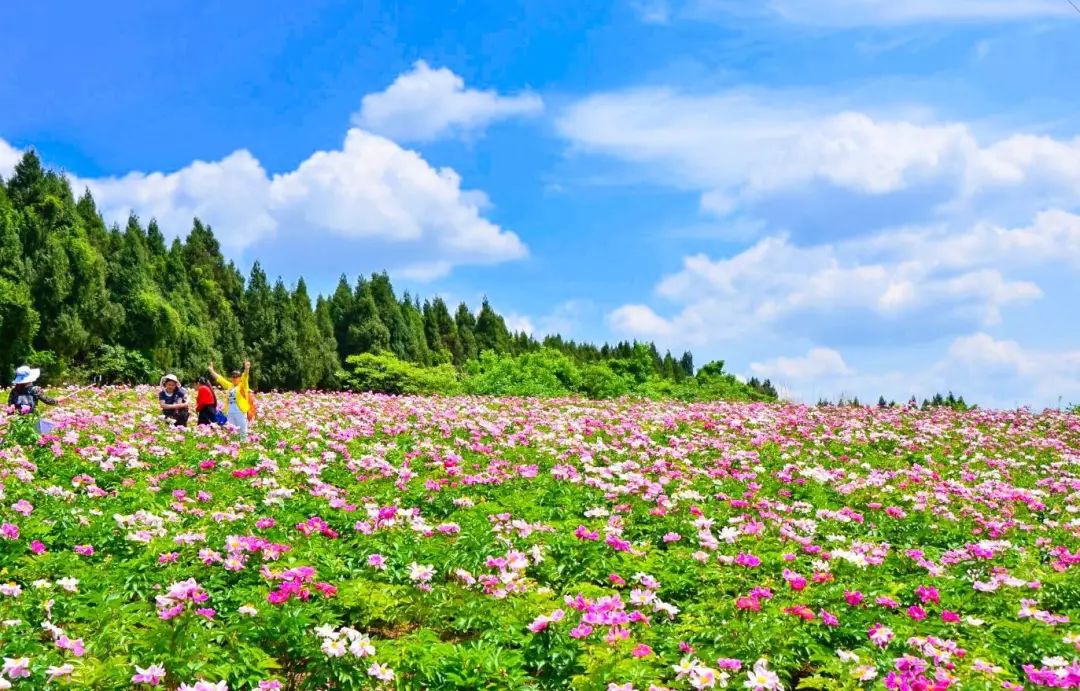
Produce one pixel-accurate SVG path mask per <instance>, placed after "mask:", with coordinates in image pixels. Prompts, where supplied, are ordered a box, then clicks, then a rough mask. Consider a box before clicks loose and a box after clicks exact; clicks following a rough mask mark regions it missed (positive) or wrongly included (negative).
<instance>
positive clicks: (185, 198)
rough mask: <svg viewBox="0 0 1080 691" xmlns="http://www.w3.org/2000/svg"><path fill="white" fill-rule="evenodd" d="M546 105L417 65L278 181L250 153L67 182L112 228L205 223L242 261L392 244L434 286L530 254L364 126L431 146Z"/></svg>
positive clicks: (450, 182) (3, 156) (463, 193)
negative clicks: (270, 243)
mask: <svg viewBox="0 0 1080 691" xmlns="http://www.w3.org/2000/svg"><path fill="white" fill-rule="evenodd" d="M541 107H542V106H541V101H540V100H539V99H538V98H537V97H535V96H532V95H526V96H520V97H505V98H504V97H501V96H499V95H498V94H495V93H494V92H491V91H475V90H470V89H465V88H464V83H463V81H462V80H461V78H460V77H457V76H456V75H454V74H453V73H452V72H450V71H449V70H446V69H441V70H432V69H430V68H429V67H428V66H427V65H426V64H424V63H423V62H419V63H417V64H416V65H415V66H414V70H413V71H412V72H409V73H407V74H404V75H402V76H400V77H399V78H398V79H397V80H395V81H394V83H393V84H391V85H390V86H389V87H388V88H387V89H386V90H385V91H383V92H380V93H376V94H369V95H368V96H366V97H365V98H364V102H363V106H362V108H361V110H360V112H358V113H357V114H355V115H354V117H353V121H354V123H357V125H358V126H354V127H352V128H350V129H349V130H348V131H347V132H346V133H345V139H344V142H343V143H342V145H341V147H340V148H338V149H334V150H330V151H316V152H314V153H312V154H311V155H310V156H309V157H307V158H306V159H305V160H303V161H301V162H300V163H299V164H298V165H297V166H296V167H295V168H294V169H293V170H290V171H286V172H282V173H273V174H271V173H269V172H267V171H266V170H265V168H264V167H263V165H262V163H260V161H259V160H258V158H256V157H255V155H254V154H252V153H251V152H250V151H248V150H246V149H238V150H236V151H234V152H233V153H231V154H229V155H228V156H226V157H224V158H222V159H220V160H217V161H194V162H192V163H191V164H189V165H187V166H185V167H184V168H181V169H180V170H176V171H172V172H151V173H142V172H132V173H128V174H126V175H123V176H119V177H104V178H80V177H77V176H69V177H70V178H71V181H72V185H73V187H74V188H75V189H76V190H79V189H82V188H84V187H85V188H87V189H89V190H90V191H91V193H92V194H93V195H94V199H95V200H96V201H97V204H98V208H99V209H100V210H101V212H102V214H103V215H104V216H105V219H106V221H107V222H110V223H119V224H123V223H124V222H125V221H126V219H127V217H128V216H129V215H130V214H132V213H134V214H136V215H138V216H140V217H141V218H143V219H150V218H155V219H157V221H158V223H159V224H160V225H161V226H162V227H163V228H164V229H165V231H166V232H167V233H169V234H171V235H182V234H185V233H186V232H187V230H188V229H189V228H190V227H191V222H192V219H193V218H199V219H201V220H203V221H205V222H207V223H209V224H210V225H211V226H212V227H213V228H214V230H215V233H216V234H217V236H218V238H219V240H220V241H221V242H222V245H223V246H224V247H225V248H226V249H228V250H229V251H231V252H234V253H241V252H243V251H244V250H246V249H248V248H250V247H252V246H254V245H256V244H258V243H259V242H262V241H266V240H268V239H270V238H274V237H275V236H277V235H279V234H282V233H285V234H289V235H291V236H293V237H301V236H302V237H306V238H307V239H308V241H321V242H325V243H327V244H328V245H330V246H332V245H333V244H334V243H337V242H346V243H349V244H350V245H353V246H357V245H359V246H365V245H366V246H368V247H374V248H382V247H395V248H398V249H399V252H397V253H396V254H398V255H400V254H408V257H409V258H408V260H407V261H406V262H404V263H400V264H397V265H395V266H392V267H390V268H391V269H392V270H393V271H394V272H395V273H396V274H397V275H401V276H406V277H409V278H412V279H414V280H421V281H428V280H433V279H436V278H439V277H443V276H446V275H447V274H449V273H450V272H451V271H452V270H453V268H454V267H456V266H461V265H483V264H497V263H501V262H506V261H512V260H516V259H521V258H523V257H525V256H526V255H527V254H528V249H527V247H526V246H525V243H524V242H522V240H521V238H520V237H518V235H516V234H515V233H514V232H513V231H511V230H508V229H505V228H502V227H500V226H499V225H497V224H495V223H493V222H491V221H490V220H488V219H487V218H486V217H485V212H486V211H487V210H488V207H489V206H490V202H489V200H488V198H487V196H486V195H485V194H484V193H483V192H480V191H475V190H468V189H464V188H463V187H462V181H461V177H460V176H459V175H458V174H457V173H456V172H455V171H454V170H453V169H451V168H448V167H441V168H436V167H434V166H432V165H431V164H430V163H428V162H427V161H426V160H425V159H424V157H423V156H422V155H421V154H420V153H418V152H416V151H412V150H409V149H406V148H403V147H402V146H401V145H400V144H398V143H397V142H396V141H394V140H393V139H391V138H388V137H387V136H383V134H376V133H374V132H372V131H369V130H367V129H363V128H362V127H361V126H359V125H360V124H363V125H365V126H369V127H371V128H372V129H377V130H380V131H382V132H384V133H387V134H392V135H394V136H395V137H397V138H398V139H400V140H402V141H409V140H429V139H432V138H435V137H438V136H442V135H451V134H453V133H457V132H477V131H479V130H480V129H482V128H483V127H485V126H487V125H489V124H490V123H492V122H494V121H496V120H499V119H503V118H508V117H513V116H516V115H522V114H529V113H534V112H535V111H536V110H537V109H539V108H541ZM431 118H436V119H435V120H432V119H431ZM20 155H21V153H20V152H19V151H17V150H16V149H15V148H14V147H12V146H11V145H10V144H8V143H7V142H5V141H4V140H3V139H0V175H5V174H10V171H11V169H13V168H14V165H15V163H16V162H17V160H18V157H19V156H20Z"/></svg>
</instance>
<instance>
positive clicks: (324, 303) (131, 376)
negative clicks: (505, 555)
mask: <svg viewBox="0 0 1080 691" xmlns="http://www.w3.org/2000/svg"><path fill="white" fill-rule="evenodd" d="M245 358H248V359H251V360H252V362H253V363H254V368H253V372H252V374H253V378H254V383H255V385H256V386H257V387H258V388H262V389H289V390H304V389H337V388H342V387H358V388H365V389H371V390H384V391H390V392H395V393H411V392H430V393H440V392H446V393H450V392H459V391H463V392H473V393H509V394H514V393H522V394H537V395H542V394H545V393H547V394H561V393H580V394H585V395H589V396H597V397H605V396H617V395H624V394H634V393H638V394H644V395H656V396H665V395H671V396H678V397H682V398H690V399H694V398H742V399H758V400H770V399H775V398H776V391H775V389H774V388H773V386H772V384H771V383H770V382H768V381H758V380H756V379H754V380H751V381H750V382H746V383H743V382H740V381H738V380H736V379H735V377H733V376H732V375H730V374H728V373H726V372H724V371H723V363H710V364H709V365H707V366H706V367H703V368H701V369H700V370H699V371H695V367H694V362H693V356H692V355H691V354H690V353H684V354H683V355H682V356H680V357H675V356H673V355H672V354H671V353H664V354H661V353H660V352H659V351H658V350H657V348H656V346H655V345H653V344H646V343H619V344H616V345H603V346H595V345H591V344H587V343H576V342H574V341H570V340H564V339H563V338H561V337H560V336H557V335H556V336H548V337H546V338H544V339H543V340H542V341H540V340H537V339H535V338H533V337H532V336H531V335H528V334H525V333H512V332H511V331H510V330H509V329H508V328H507V326H506V322H505V320H504V318H503V317H502V316H500V315H499V314H498V313H497V312H496V311H495V310H494V309H493V308H492V307H491V305H490V304H488V302H487V301H486V300H485V301H484V303H483V305H482V306H481V308H480V310H479V312H478V313H475V314H474V313H473V312H472V311H471V310H470V309H469V308H468V307H467V306H466V305H465V304H460V305H458V306H457V308H456V309H451V308H450V306H449V305H447V304H446V303H445V302H444V301H443V300H442V299H441V298H439V297H433V298H431V299H426V300H423V301H421V300H420V298H419V297H416V296H412V295H409V294H408V293H405V294H404V295H401V296H400V297H399V296H398V295H397V294H396V293H395V291H394V288H393V286H392V284H391V281H390V277H389V276H388V275H387V274H386V273H377V274H374V275H371V276H368V277H364V276H360V277H359V278H357V279H356V280H355V281H351V282H350V281H349V279H347V278H346V277H345V276H342V278H341V281H340V282H339V284H338V286H337V289H336V290H335V291H334V292H333V294H331V295H329V296H325V297H324V296H321V295H320V296H317V297H316V298H315V300H314V302H313V301H312V298H311V295H310V294H309V293H308V289H307V286H306V285H305V283H304V280H303V279H302V278H301V279H299V280H298V281H297V282H296V284H295V285H294V286H292V287H289V286H287V285H286V284H285V283H284V282H283V281H282V280H281V279H280V278H279V279H277V280H276V281H274V282H273V283H271V281H270V280H269V278H268V277H267V275H266V273H265V272H264V271H263V269H262V268H261V267H260V265H259V264H258V263H257V262H256V263H255V265H254V266H253V268H252V269H251V273H250V276H249V277H248V278H247V280H245V279H244V277H243V275H242V274H241V273H240V271H239V270H238V269H237V267H236V266H235V265H234V264H233V263H232V262H230V261H228V260H226V258H225V257H224V256H223V254H222V252H221V248H220V246H219V244H218V242H217V240H216V239H215V238H214V234H213V232H212V230H211V229H210V227H209V226H207V225H205V224H203V223H202V222H200V221H199V220H198V219H194V221H193V224H192V227H191V229H190V231H189V232H188V233H187V235H186V237H185V238H183V239H180V238H176V239H174V240H173V241H172V242H167V241H166V237H165V234H164V233H163V232H162V230H161V229H160V228H159V227H158V225H157V223H156V222H155V221H154V220H151V221H150V222H149V223H147V224H146V225H145V226H144V225H143V224H142V223H141V222H140V220H139V219H138V218H137V217H135V216H132V217H130V218H129V219H128V221H127V224H126V226H124V227H122V228H121V227H119V226H115V225H114V226H112V227H108V226H107V224H106V223H105V221H104V219H103V218H102V216H101V214H100V213H99V212H98V209H97V207H96V205H95V203H94V199H93V198H92V196H91V195H90V193H89V191H87V192H85V193H83V194H82V195H81V196H80V197H78V198H77V199H76V197H75V195H74V194H73V192H72V190H71V187H70V185H69V182H68V180H67V178H66V177H65V176H63V175H62V174H60V173H57V172H55V171H52V170H48V169H45V168H44V167H43V166H42V164H41V161H40V160H39V158H38V157H37V155H36V154H35V153H34V152H32V151H31V152H28V153H26V154H25V155H24V157H23V158H22V160H21V161H20V163H19V164H18V165H17V166H16V168H15V171H14V174H13V175H12V176H11V178H10V179H9V180H6V181H4V180H2V179H0V376H3V377H4V381H9V380H10V375H11V373H12V371H13V369H14V368H15V367H16V366H18V365H19V364H22V363H24V362H28V363H30V364H32V365H35V366H40V367H43V368H44V369H45V370H46V372H47V374H48V378H49V380H51V381H52V382H60V381H71V382H80V381H83V382H97V383H147V382H153V381H156V380H157V377H158V376H160V374H161V373H163V372H166V371H170V372H175V373H176V374H178V375H179V376H181V378H183V379H185V380H189V379H191V378H192V377H193V376H194V375H197V374H201V373H203V372H205V370H206V365H207V363H208V362H215V363H218V365H219V367H220V368H231V367H236V366H238V365H239V364H240V362H242V361H243V360H244V359H245Z"/></svg>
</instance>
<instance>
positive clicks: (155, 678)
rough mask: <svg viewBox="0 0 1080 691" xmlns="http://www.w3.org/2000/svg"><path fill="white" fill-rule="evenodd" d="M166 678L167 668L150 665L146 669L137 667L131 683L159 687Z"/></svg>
mask: <svg viewBox="0 0 1080 691" xmlns="http://www.w3.org/2000/svg"><path fill="white" fill-rule="evenodd" d="M164 678H165V668H164V667H163V666H162V665H150V666H149V667H146V668H145V669H144V668H142V667H139V666H137V665H136V667H135V674H134V675H133V676H132V677H131V683H132V684H149V685H151V686H157V685H158V684H160V683H161V680H162V679H164Z"/></svg>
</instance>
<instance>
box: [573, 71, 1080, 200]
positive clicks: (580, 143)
mask: <svg viewBox="0 0 1080 691" xmlns="http://www.w3.org/2000/svg"><path fill="white" fill-rule="evenodd" d="M558 128H559V130H560V132H561V133H562V134H563V136H565V137H566V138H567V139H568V140H569V141H570V142H571V143H572V144H573V146H574V148H575V149H576V150H578V151H580V152H586V153H593V154H600V155H605V156H609V157H613V158H616V159H618V160H621V161H624V162H628V163H631V164H636V165H637V166H638V169H639V170H640V172H641V174H642V175H644V176H647V177H649V178H651V179H653V180H655V181H656V182H658V183H659V184H665V185H669V186H676V187H680V188H683V189H690V190H696V191H699V192H700V193H701V195H702V196H701V205H702V208H703V210H705V211H709V212H712V213H714V214H717V215H725V214H728V213H731V212H732V211H734V210H737V209H738V208H739V207H740V206H746V205H752V204H753V203H755V202H759V201H761V200H763V199H765V198H768V197H770V196H773V195H776V194H778V193H781V192H785V191H791V190H798V189H800V188H804V187H805V186H807V185H808V184H811V183H824V184H828V185H831V186H834V187H836V188H839V189H843V190H847V191H849V192H852V193H855V194H859V195H865V196H884V195H888V194H893V193H897V192H901V191H905V190H910V189H913V188H916V187H919V186H921V185H934V186H935V187H940V188H942V189H943V190H944V191H945V192H946V193H947V196H948V198H949V199H950V200H951V202H952V206H953V207H955V206H956V205H974V204H975V202H976V201H980V200H985V199H987V198H989V197H991V196H992V197H993V198H994V200H995V203H997V202H1000V201H1001V200H1002V198H1003V197H1009V198H1012V199H1015V200H1016V201H1017V202H1018V203H1021V204H1023V205H1025V208H1028V209H1034V208H1038V207H1039V206H1047V205H1059V206H1063V205H1068V204H1076V203H1080V137H1077V138H1075V139H1072V140H1060V139H1054V138H1052V137H1047V136H1036V135H1023V134H1018V135H1013V136H1009V137H1005V138H1002V139H999V140H997V141H992V142H990V143H989V144H982V143H980V141H979V140H978V138H977V137H976V136H975V134H974V132H973V131H972V129H971V128H970V127H969V126H968V125H966V124H963V123H940V122H932V121H931V122H912V121H909V120H907V119H904V118H896V117H894V118H882V117H876V116H874V115H871V114H868V113H865V112H859V111H855V110H850V109H845V108H844V107H843V106H842V105H834V104H829V103H825V102H820V101H819V102H814V103H811V102H807V101H806V99H805V98H804V97H801V96H799V95H796V94H789V93H783V92H770V93H760V92H750V91H745V90H742V91H740V90H732V91H723V92H718V93H711V94H709V93H707V94H692V93H682V92H678V91H675V90H672V89H665V88H658V89H653V88H650V89H632V90H628V91H621V92H611V93H601V94H596V95H593V96H590V97H587V98H585V99H583V100H581V101H579V102H577V103H575V104H573V105H571V106H570V107H569V108H568V109H567V110H566V111H565V112H564V113H563V114H562V115H561V117H560V118H559V120H558ZM952 210H955V209H952Z"/></svg>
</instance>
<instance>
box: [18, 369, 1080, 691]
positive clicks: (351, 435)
mask: <svg viewBox="0 0 1080 691" xmlns="http://www.w3.org/2000/svg"><path fill="white" fill-rule="evenodd" d="M542 357H543V358H548V357H549V356H548V355H547V354H544V355H543V356H542ZM551 357H553V356H551ZM481 362H483V360H481ZM354 364H355V365H356V369H358V370H359V369H361V368H366V371H369V372H370V374H369V376H379V377H387V378H390V379H393V378H395V377H398V378H406V379H408V378H409V377H408V376H406V375H409V376H411V374H410V373H409V372H405V373H402V372H400V371H398V370H393V369H392V368H390V367H389V366H385V367H384V366H383V365H385V364H386V363H379V362H376V361H370V360H366V359H365V360H360V361H357V362H356V363H354ZM549 364H551V363H550V362H549V361H548V360H547V359H542V360H541V361H540V362H539V363H531V362H530V363H526V364H523V365H522V367H523V369H525V370H526V371H535V372H536V375H535V376H532V375H530V377H531V378H530V379H529V380H528V381H530V382H532V383H529V384H526V385H523V386H525V389H523V393H528V394H529V395H533V394H535V393H537V390H534V389H531V388H529V387H532V386H536V387H541V388H542V387H557V386H562V387H565V388H566V389H567V390H570V389H571V388H572V387H575V386H584V382H585V381H586V379H587V377H586V375H585V373H584V372H582V371H580V370H578V371H577V373H576V374H575V373H574V371H573V370H570V369H568V368H564V369H561V370H560V369H558V368H553V369H551V370H549V372H550V373H551V377H548V378H545V375H543V374H542V373H541V371H540V369H541V366H543V367H546V366H548V365H549ZM489 365H490V366H488V367H485V368H481V369H480V370H478V371H476V372H474V373H471V374H470V378H471V381H472V382H473V383H472V384H470V386H475V387H480V386H491V387H493V388H496V387H501V386H509V385H511V384H512V382H511V379H510V378H507V379H503V378H502V377H503V375H502V374H500V372H501V369H500V368H501V366H502V365H501V364H500V363H499V362H494V361H489ZM534 365H535V366H536V368H535V370H529V369H528V368H530V367H533V366H534ZM714 374H717V373H716V372H714ZM619 376H625V373H621V374H619ZM395 381H396V380H395ZM503 381H507V382H511V383H507V384H503V383H500V382H503ZM556 382H558V384H556ZM395 386H398V385H397V384H395ZM410 386H411V385H410ZM401 387H402V393H405V392H407V387H406V386H405V385H401ZM549 391H550V389H544V393H547V392H549ZM68 393H70V394H72V395H73V396H74V400H73V401H72V402H71V403H70V404H68V405H67V406H66V407H64V408H58V409H51V410H50V411H49V414H50V416H51V417H52V421H53V422H54V423H55V425H56V427H55V430H54V431H53V432H52V433H51V434H49V435H47V436H38V434H37V433H36V432H35V428H34V420H33V419H32V418H31V417H23V416H19V415H15V414H13V413H12V411H6V412H0V440H2V441H0V659H2V660H3V665H2V667H0V679H2V680H3V683H2V684H0V686H4V687H5V688H7V686H6V685H8V684H10V686H11V688H14V689H51V688H57V689H59V688H80V689H100V690H105V691H108V690H111V689H128V688H145V689H149V688H154V687H158V688H162V689H182V690H184V691H222V690H224V689H231V690H234V691H235V690H237V689H264V690H265V689H290V690H299V689H305V690H315V689H373V688H399V689H418V690H419V689H462V690H464V689H537V690H541V689H552V690H554V689H581V690H583V691H612V690H613V689H614V690H617V691H623V690H626V689H635V690H638V691H645V690H646V689H652V690H653V691H657V690H659V689H680V690H681V689H702V688H723V687H730V688H751V689H780V688H784V689H796V688H803V689H852V690H854V689H870V688H895V689H916V688H919V689H945V688H954V689H976V690H986V691H989V690H990V689H1001V688H1010V689H1021V688H1026V687H1033V686H1048V687H1057V688H1063V687H1068V686H1069V685H1070V684H1071V685H1073V686H1074V687H1075V685H1076V684H1078V683H1080V667H1078V665H1077V663H1076V662H1075V660H1076V657H1077V647H1078V646H1080V628H1078V624H1077V618H1078V617H1080V578H1078V577H1077V568H1080V452H1078V449H1080V418H1078V417H1077V416H1076V415H1075V414H1073V413H1068V412H1059V411H1047V412H1044V413H1039V414H1036V413H1032V412H1030V411H1010V412H995V411H984V410H969V411H959V410H952V409H949V408H932V409H928V410H925V411H923V410H918V409H916V408H889V407H883V408H862V407H860V408H853V407H838V406H831V407H821V408H807V407H802V406H785V405H777V404H765V403H755V402H744V403H732V402H714V403H682V402H673V401H663V402H654V401H649V400H647V399H640V398H638V399H622V400H616V401H592V402H590V401H588V400H586V399H583V398H581V397H579V396H575V397H569V398H542V399H540V398H490V397H477V396H459V397H450V396H429V397H425V396H383V395H371V394H351V393H333V394H315V393H309V394H264V395H262V396H261V397H260V408H259V410H260V418H259V419H258V420H257V421H256V423H255V424H254V425H253V427H252V432H253V434H252V436H251V437H250V438H249V439H243V440H242V439H238V438H236V437H235V436H234V435H233V434H232V432H231V430H229V429H226V428H220V427H203V428H194V427H193V428H186V429H184V428H175V427H170V426H168V425H166V424H165V421H164V420H163V419H161V417H160V416H159V414H158V413H157V412H156V408H155V401H154V390H152V389H149V388H145V387H141V388H134V389H132V388H99V389H81V390H78V391H75V390H72V391H70V392H68Z"/></svg>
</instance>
